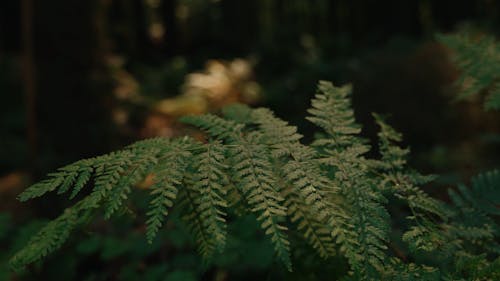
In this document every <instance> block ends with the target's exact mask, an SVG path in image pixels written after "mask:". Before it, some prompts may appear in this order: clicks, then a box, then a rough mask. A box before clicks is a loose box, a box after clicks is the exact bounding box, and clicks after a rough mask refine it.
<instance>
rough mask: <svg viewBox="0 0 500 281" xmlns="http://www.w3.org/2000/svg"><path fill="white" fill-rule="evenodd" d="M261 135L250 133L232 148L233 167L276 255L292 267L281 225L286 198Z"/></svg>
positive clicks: (284, 212)
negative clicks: (281, 190) (283, 195)
mask: <svg viewBox="0 0 500 281" xmlns="http://www.w3.org/2000/svg"><path fill="white" fill-rule="evenodd" d="M259 137H260V135H258V134H249V135H246V136H245V137H244V138H242V139H240V141H239V142H238V144H235V145H234V146H233V147H232V149H231V156H232V168H233V171H234V174H235V180H236V181H237V182H236V184H237V186H238V188H240V189H241V190H242V191H243V194H244V196H245V199H246V201H247V202H248V204H249V206H250V207H251V208H252V209H251V211H252V212H254V213H256V214H257V216H258V217H257V220H258V221H260V222H261V227H262V228H263V229H264V230H265V234H266V235H268V236H269V237H270V238H271V242H272V243H273V244H274V249H275V251H276V254H277V255H278V257H279V258H280V259H281V261H282V262H283V263H284V264H285V266H286V267H287V268H288V269H289V270H291V261H290V242H289V241H288V239H287V236H286V234H285V233H284V232H285V231H286V230H287V228H286V227H285V226H283V225H282V224H281V222H283V221H284V217H285V216H286V207H285V206H283V205H282V202H283V201H284V198H283V197H282V196H281V195H280V193H279V191H280V190H279V188H278V185H277V182H276V176H275V175H274V174H273V168H272V165H271V163H270V162H269V150H268V149H266V147H265V146H264V145H262V144H261V143H260V139H259Z"/></svg>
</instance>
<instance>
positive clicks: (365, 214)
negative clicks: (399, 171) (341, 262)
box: [307, 82, 389, 278]
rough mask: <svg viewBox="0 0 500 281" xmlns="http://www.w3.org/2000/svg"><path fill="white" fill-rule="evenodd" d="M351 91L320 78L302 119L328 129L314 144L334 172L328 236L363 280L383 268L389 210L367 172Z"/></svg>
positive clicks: (367, 148)
mask: <svg viewBox="0 0 500 281" xmlns="http://www.w3.org/2000/svg"><path fill="white" fill-rule="evenodd" d="M350 89H351V88H350V86H344V87H341V88H337V87H334V86H333V85H332V84H331V83H329V82H320V83H319V86H318V94H317V95H316V96H315V99H313V100H312V109H310V110H309V111H308V112H309V113H310V114H312V116H311V117H307V119H308V120H309V121H311V122H312V123H314V124H316V125H317V126H319V127H321V128H322V129H323V130H324V131H325V132H326V133H327V137H325V138H320V139H318V140H316V141H315V142H314V143H313V145H314V146H316V147H317V148H318V149H319V150H320V153H321V156H320V157H321V159H320V160H321V162H322V163H324V164H326V165H328V166H329V167H330V168H332V169H333V170H334V174H335V178H334V179H333V180H332V182H333V184H334V185H335V186H339V187H340V194H339V197H338V198H337V200H338V202H337V204H339V205H340V206H341V208H339V209H338V211H337V212H335V213H334V221H333V223H334V226H335V228H334V230H333V235H334V236H335V238H336V241H337V243H339V244H340V245H341V250H342V251H344V252H345V254H346V257H347V258H348V260H349V263H350V264H351V266H352V268H353V269H354V270H355V271H357V272H360V273H361V275H362V276H364V277H363V278H373V277H374V276H376V275H377V274H376V272H381V271H383V269H384V261H385V259H386V256H385V253H384V251H385V250H386V249H387V246H386V245H385V242H386V240H387V239H388V238H387V233H388V229H389V225H388V222H387V219H388V214H387V211H386V210H385V208H384V206H383V205H382V204H383V203H385V201H386V199H385V198H384V197H383V195H382V194H381V192H380V190H378V189H377V188H376V185H375V183H374V182H373V181H372V180H371V179H370V178H369V177H368V176H367V175H368V162H367V161H366V159H365V158H364V157H363V154H364V153H366V152H367V151H368V150H369V147H368V146H367V145H365V144H364V143H365V140H364V139H362V138H360V137H359V136H358V134H359V133H360V131H361V128H360V126H359V125H358V124H357V123H356V122H355V119H354V112H353V110H352V109H351V106H350V105H351V102H350V99H349V95H350Z"/></svg>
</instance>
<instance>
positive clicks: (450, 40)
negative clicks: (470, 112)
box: [437, 33, 500, 110]
mask: <svg viewBox="0 0 500 281" xmlns="http://www.w3.org/2000/svg"><path fill="white" fill-rule="evenodd" d="M437 39H438V40H439V41H440V42H441V43H443V44H445V45H446V46H448V47H449V48H451V49H452V50H453V52H454V60H455V62H456V63H457V65H458V66H459V67H460V69H461V75H460V77H459V79H458V81H457V82H456V85H457V86H458V89H459V91H460V94H459V96H458V98H459V99H465V98H468V97H470V96H471V95H474V94H477V93H480V92H486V93H487V96H486V99H485V101H484V107H485V109H487V110H490V109H493V110H500V80H499V79H500V76H499V75H500V74H499V73H500V46H499V45H498V43H497V42H496V41H495V38H493V37H491V36H486V35H484V36H472V35H471V34H469V33H456V34H450V35H439V36H438V37H437Z"/></svg>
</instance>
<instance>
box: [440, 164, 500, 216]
mask: <svg viewBox="0 0 500 281" xmlns="http://www.w3.org/2000/svg"><path fill="white" fill-rule="evenodd" d="M458 187H459V189H458V192H456V191H453V190H451V189H450V190H449V193H450V197H451V198H452V199H453V201H454V203H455V204H456V205H457V206H463V207H465V205H466V204H470V205H471V206H472V207H474V208H475V209H477V210H479V211H482V212H484V213H486V214H491V215H497V216H498V215H500V171H498V170H492V171H489V172H486V173H483V174H480V175H478V176H476V177H474V178H472V186H471V188H470V189H468V188H467V187H465V186H464V185H459V186H458Z"/></svg>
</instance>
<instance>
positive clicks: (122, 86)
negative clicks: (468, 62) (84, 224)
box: [0, 0, 500, 281]
mask: <svg viewBox="0 0 500 281" xmlns="http://www.w3.org/2000/svg"><path fill="white" fill-rule="evenodd" d="M461 30H469V31H473V32H475V33H477V34H489V36H492V37H498V35H499V32H500V2H498V1H494V0H470V1H465V0H464V1H431V0H407V1H348V0H331V1H328V0H314V1H308V0H288V1H278V0H257V1H250V0H245V1H230V0H87V1H63V0H53V1H50V2H45V1H33V0H21V1H17V0H5V1H1V2H0V93H1V96H0V128H1V130H0V247H1V248H0V249H1V251H0V280H39V279H46V280H137V279H139V278H143V279H144V280H221V281H222V280H256V279H257V280H277V279H285V280H318V279H321V277H322V276H331V279H332V280H334V279H335V276H339V274H341V273H343V272H344V271H345V270H346V263H345V261H343V260H328V261H322V260H320V259H319V258H318V257H315V256H314V254H313V253H312V252H309V251H307V247H295V250H294V251H295V252H294V259H295V260H296V261H295V263H294V264H295V272H296V273H294V274H289V273H286V272H285V271H284V270H283V268H281V267H280V266H279V265H277V264H276V263H275V262H274V260H273V253H272V247H271V246H270V245H269V242H268V241H266V240H265V239H263V235H262V233H260V232H259V231H258V227H257V226H256V223H255V220H254V219H253V218H251V217H243V218H239V219H235V220H234V221H233V222H232V224H231V227H232V228H233V229H234V230H233V231H231V232H230V233H232V235H233V236H231V237H230V239H229V243H228V249H227V251H226V253H224V254H223V255H221V256H220V257H218V258H217V259H216V261H215V262H214V263H213V264H208V265H207V264H202V263H201V260H200V258H199V257H198V256H197V255H196V253H195V250H194V248H193V244H192V241H191V238H190V237H189V235H188V234H187V233H186V232H185V231H184V226H183V225H182V223H181V222H180V220H179V219H178V218H176V217H175V216H173V217H172V218H171V219H170V222H169V224H168V225H167V226H166V227H165V231H164V232H163V234H162V237H161V239H159V240H158V241H156V243H154V244H153V245H147V243H146V242H145V239H144V236H143V235H142V234H143V232H144V226H143V225H135V224H134V223H133V222H132V221H130V220H126V219H123V220H119V221H111V222H107V221H103V222H101V223H100V224H97V225H93V226H92V227H91V228H90V229H89V230H88V233H81V235H80V237H78V238H77V239H75V240H74V241H73V242H72V243H70V244H69V245H67V246H66V247H65V248H64V249H63V250H61V251H59V252H58V253H57V254H55V255H53V256H51V257H50V258H49V260H48V261H46V262H45V263H44V264H43V266H42V265H41V264H38V265H36V266H34V267H33V268H30V269H29V270H27V271H26V272H24V273H21V274H17V275H15V274H13V273H12V272H10V271H9V269H8V267H7V265H6V263H5V261H6V260H7V259H8V257H9V255H10V254H11V253H12V252H13V251H15V249H16V248H18V247H19V246H20V245H22V244H23V243H24V242H25V240H26V239H27V238H28V237H29V235H30V234H31V233H33V232H34V231H36V230H37V229H38V228H39V227H40V226H41V224H42V222H43V221H46V219H47V218H53V217H54V215H55V214H57V213H59V211H60V210H61V209H62V208H63V206H64V205H65V202H62V200H59V199H56V198H50V199H48V200H41V201H39V202H33V203H30V204H23V205H22V206H21V205H20V204H19V203H17V202H16V201H15V196H16V195H17V194H18V193H19V192H20V191H21V190H23V189H24V188H25V187H26V186H27V185H29V184H30V183H32V182H33V181H36V180H39V179H41V177H42V176H43V174H45V173H47V172H49V171H51V170H54V169H55V168H57V167H59V166H62V165H64V164H68V163H70V162H73V161H76V160H78V159H80V158H86V157H92V156H96V155H99V154H102V153H105V152H109V151H110V150H113V149H117V148H120V147H122V146H123V145H125V144H128V143H130V142H132V141H134V140H138V139H142V138H147V137H153V136H165V137H171V136H176V135H179V134H182V133H184V132H185V128H183V127H182V126H180V125H179V124H178V123H177V122H176V119H177V118H178V117H179V116H182V115H185V114H192V113H195V114H196V113H202V112H207V111H217V110H219V109H220V108H221V107H222V106H224V105H227V104H230V103H233V102H243V103H247V104H251V105H256V106H257V105H258V106H267V107H270V108H271V109H273V110H275V111H276V113H277V114H278V116H280V117H282V118H284V119H285V120H289V121H291V123H292V124H294V125H298V126H299V127H300V128H301V131H302V132H303V133H304V134H305V136H306V141H307V140H310V139H311V138H312V137H313V133H314V131H313V128H312V126H311V125H310V124H308V123H306V122H304V121H303V120H304V119H303V117H304V116H305V114H306V112H305V109H306V108H307V107H308V106H309V100H310V98H311V97H312V95H313V92H314V87H315V84H316V82H317V80H331V81H333V82H334V83H336V84H340V83H346V82H352V83H353V85H354V95H353V96H354V107H355V109H356V114H357V117H358V119H359V120H360V121H361V122H362V123H363V124H365V130H364V133H365V134H366V136H367V137H369V138H371V139H374V137H375V133H376V132H375V128H374V127H373V125H371V124H373V123H372V122H371V121H372V120H371V112H379V113H383V114H390V115H391V116H392V117H391V119H390V123H391V124H393V125H394V126H395V127H396V128H397V129H398V130H400V131H402V132H403V133H404V136H405V142H406V144H407V145H409V146H410V147H411V148H412V151H413V154H412V157H413V158H412V162H413V164H414V166H415V167H416V168H418V169H420V170H422V171H424V172H427V173H436V174H439V175H441V176H440V178H439V180H438V184H436V185H437V186H433V187H432V189H429V191H430V192H432V193H433V194H435V195H437V196H440V197H443V198H445V196H446V195H445V193H444V190H445V188H444V187H448V186H449V185H450V184H452V183H456V182H458V181H465V180H466V179H468V178H469V177H470V176H471V175H473V174H475V173H476V172H478V171H481V170H486V169H489V168H492V167H498V165H499V161H500V158H499V157H498V155H500V122H499V120H500V115H499V113H498V112H486V111H484V110H483V108H482V101H481V100H480V99H479V98H477V97H472V98H470V99H469V101H468V102H456V101H454V97H455V96H456V95H457V93H456V89H455V88H454V87H452V85H453V82H454V81H455V80H456V79H457V77H458V75H459V74H460V70H459V69H457V67H456V66H455V65H454V64H453V63H452V60H451V59H450V50H449V49H447V48H446V47H444V46H442V45H440V44H439V43H437V42H436V41H435V40H434V36H435V34H436V33H437V32H444V33H448V32H459V31H461ZM136 199H137V201H138V204H139V205H140V204H141V200H142V199H141V196H140V194H139V193H138V194H137V196H136ZM76 240H78V241H80V242H79V243H76V242H75V241H76ZM294 242H295V240H294ZM300 243H302V242H300V239H297V241H296V242H295V244H300Z"/></svg>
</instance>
